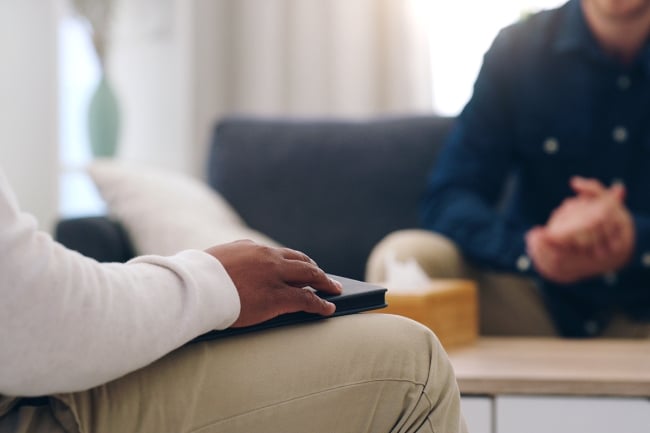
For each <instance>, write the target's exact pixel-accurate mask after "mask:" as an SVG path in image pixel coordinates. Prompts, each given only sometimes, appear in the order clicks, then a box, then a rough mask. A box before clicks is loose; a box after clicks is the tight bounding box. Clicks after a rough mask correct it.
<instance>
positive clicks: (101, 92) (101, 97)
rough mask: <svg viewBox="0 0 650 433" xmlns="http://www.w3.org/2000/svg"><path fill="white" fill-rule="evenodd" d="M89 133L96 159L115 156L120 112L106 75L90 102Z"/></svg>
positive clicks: (103, 75) (101, 79) (102, 77)
mask: <svg viewBox="0 0 650 433" xmlns="http://www.w3.org/2000/svg"><path fill="white" fill-rule="evenodd" d="M88 131H89V135H90V137H89V138H90V148H91V151H92V154H93V156H94V157H96V158H99V157H113V156H115V153H116V152H117V144H118V139H119V135H120V110H119V106H118V102H117V98H116V97H115V92H113V89H112V87H111V85H110V82H109V81H108V78H107V77H106V74H105V73H102V76H101V78H100V80H99V83H98V84H97V88H96V89H95V92H94V93H93V96H92V98H91V100H90V106H89V108H88Z"/></svg>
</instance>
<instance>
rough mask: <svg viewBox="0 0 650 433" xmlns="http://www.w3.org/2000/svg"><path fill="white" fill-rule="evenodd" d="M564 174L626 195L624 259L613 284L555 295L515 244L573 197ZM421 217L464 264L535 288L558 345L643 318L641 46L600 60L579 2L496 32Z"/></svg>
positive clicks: (646, 191)
mask: <svg viewBox="0 0 650 433" xmlns="http://www.w3.org/2000/svg"><path fill="white" fill-rule="evenodd" d="M573 175H581V176H585V177H590V178H597V179H599V180H600V181H601V182H603V183H604V184H606V185H610V184H611V183H612V182H623V183H624V184H625V185H626V187H627V191H628V195H627V199H626V205H627V206H628V208H629V209H630V211H631V212H632V214H633V217H634V222H635V230H636V243H635V254H634V257H633V259H632V261H631V262H630V263H629V265H628V266H627V267H626V268H625V269H623V270H621V271H620V272H618V273H616V274H607V275H602V276H600V277H598V278H593V279H590V280H588V281H583V282H581V283H579V284H575V285H568V286H559V285H555V284H551V283H550V282H548V281H543V279H542V278H541V277H540V276H539V275H536V273H535V271H534V269H533V267H532V266H531V263H530V260H529V259H528V257H527V256H526V251H525V242H524V235H525V233H526V231H527V230H528V229H530V228H531V227H532V226H534V225H543V224H545V222H546V221H547V219H548V217H549V215H550V213H551V211H553V210H554V209H555V208H556V207H557V206H558V205H560V203H561V202H562V200H563V199H564V198H566V197H569V196H572V195H574V194H573V193H572V191H571V189H570V187H569V179H570V177H571V176H573ZM505 185H510V186H511V188H505ZM504 188H505V189H509V190H510V194H509V195H508V196H509V197H510V198H509V199H508V200H507V201H506V202H505V203H503V202H501V197H502V196H503V191H504ZM497 209H499V210H497ZM422 210H423V212H422V217H423V225H424V226H425V227H426V228H428V229H431V230H435V231H437V232H440V233H443V234H445V235H446V236H448V237H449V238H451V239H452V240H454V241H455V242H456V243H457V244H458V246H459V247H460V249H461V250H462V251H463V253H464V254H465V256H466V257H467V258H468V259H470V260H472V261H473V262H475V263H476V264H479V265H482V266H484V267H488V268H491V269H495V270H500V271H512V272H518V273H521V274H526V275H530V276H533V277H535V278H537V279H538V281H539V282H540V287H541V288H542V293H543V295H544V297H545V299H546V301H547V306H548V308H549V311H550V312H551V314H552V316H553V318H554V319H555V321H556V324H557V326H558V327H559V330H560V332H562V333H563V334H564V335H568V336H586V335H595V334H598V333H599V332H600V331H601V330H602V328H603V327H604V326H605V325H606V323H607V321H608V319H609V317H610V316H611V315H612V314H613V313H614V312H616V311H624V312H625V313H627V314H629V315H630V316H631V317H634V318H640V319H650V44H648V43H646V45H645V46H644V48H643V49H642V51H641V52H640V53H639V55H638V56H637V58H636V59H635V61H634V62H633V63H632V64H629V65H623V64H621V63H619V62H617V61H616V60H615V59H613V58H610V57H608V56H607V55H606V54H605V53H604V52H603V51H602V50H601V49H600V48H599V46H598V44H597V42H596V40H595V39H594V37H593V35H592V34H591V32H590V30H589V28H588V26H587V24H586V21H585V18H584V15H583V13H582V9H581V7H580V3H579V0H570V1H569V2H568V3H566V4H565V5H564V6H562V7H560V8H558V9H555V10H550V11H544V12H541V13H539V14H536V15H533V16H531V17H529V18H526V19H524V20H522V21H520V22H518V23H516V24H514V25H512V26H510V27H507V28H505V29H504V30H502V31H501V32H500V33H499V35H498V36H497V38H496V39H495V40H494V42H493V45H492V47H491V48H490V49H489V51H488V52H487V53H486V55H485V58H484V63H483V66H482V69H481V71H480V73H479V76H478V78H477V80H476V83H475V87H474V94H473V96H472V98H471V100H470V101H469V103H468V104H467V106H466V107H465V109H464V110H463V112H462V113H461V114H460V116H459V117H458V120H457V122H456V125H455V127H454V129H453V131H452V133H451V134H450V137H449V138H448V142H447V143H446V146H445V148H444V150H443V151H442V154H441V156H440V158H439V160H438V162H437V165H436V167H434V170H433V171H432V173H431V177H430V180H429V188H428V193H427V195H426V197H425V199H424V202H423V208H422Z"/></svg>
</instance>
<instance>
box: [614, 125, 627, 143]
mask: <svg viewBox="0 0 650 433" xmlns="http://www.w3.org/2000/svg"><path fill="white" fill-rule="evenodd" d="M612 138H614V141H616V142H617V143H622V142H624V141H625V140H627V128H625V127H624V126H617V127H616V128H614V130H613V131H612Z"/></svg>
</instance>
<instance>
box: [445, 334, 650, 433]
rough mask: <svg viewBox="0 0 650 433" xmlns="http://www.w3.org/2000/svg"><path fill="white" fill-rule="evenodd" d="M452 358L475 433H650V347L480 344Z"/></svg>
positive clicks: (634, 343)
mask: <svg viewBox="0 0 650 433" xmlns="http://www.w3.org/2000/svg"><path fill="white" fill-rule="evenodd" d="M448 353H449V357H450V360H451V363H452V365H453V366H454V370H455V372H456V378H457V381H458V385H459V388H460V391H461V395H462V401H463V411H464V414H465V418H466V420H467V423H468V425H469V427H470V431H472V432H475V433H481V432H485V433H519V432H523V431H525V432H527V433H538V432H539V433H542V432H544V433H546V432H550V431H557V432H560V431H562V432H578V431H580V432H583V431H584V432H587V431H588V432H590V433H601V432H603V433H604V432H608V433H609V432H612V431H621V432H622V431H624V432H626V433H636V432H639V433H647V432H648V431H650V340H610V339H590V340H575V339H560V338H507V337H506V338H486V337H481V338H479V339H478V341H477V342H476V343H475V344H472V345H466V346H462V347H457V348H452V349H451V350H448Z"/></svg>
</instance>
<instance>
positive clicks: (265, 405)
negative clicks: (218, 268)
mask: <svg viewBox="0 0 650 433" xmlns="http://www.w3.org/2000/svg"><path fill="white" fill-rule="evenodd" d="M13 403H16V401H14V402H13ZM18 403H20V401H19V402H18ZM1 404H2V403H1V402H0V407H1ZM5 404H8V402H5ZM7 409H8V408H7V407H5V410H7ZM7 431H12V432H39V433H48V432H64V431H65V432H77V431H79V432H92V433H136V432H138V433H144V432H152V433H166V432H169V433H180V432H201V433H208V432H227V433H237V432H241V433H256V432H260V433H274V432H277V433H292V432H296V433H318V432H323V433H342V432H350V433H352V432H354V433H358V432H372V433H378V432H438V433H449V432H461V431H466V428H465V425H464V421H463V419H462V416H461V413H460V397H459V392H458V387H457V385H456V380H455V377H454V374H453V370H452V367H451V365H450V363H449V361H448V358H447V355H446V353H445V352H444V350H443V349H442V347H441V346H440V344H439V342H438V340H437V339H436V337H435V336H434V335H433V334H432V333H431V332H430V331H429V330H428V329H426V328H425V327H423V326H421V325H419V324H417V323H415V322H413V321H411V320H409V319H405V318H402V317H397V316H391V315H385V314H358V315H352V316H345V317H339V318H333V319H329V320H323V321H318V322H314V323H310V324H304V325H297V326H291V327H284V328H278V329H275V330H269V331H263V332H259V333H254V334H249V335H243V336H238V337H230V338H224V339H222V340H215V341H209V342H203V343H196V344H190V345H187V346H185V347H183V348H181V349H179V350H177V351H175V352H172V353H171V354H169V355H167V356H166V357H164V358H162V359H160V360H159V361H157V362H155V363H154V364H152V365H150V366H149V367H146V368H143V369H141V370H138V371H136V372H133V373H131V374H129V375H127V376H125V377H122V378H120V379H118V380H115V381H113V382H110V383H108V384H106V385H102V386H99V387H97V388H94V389H91V390H89V391H85V392H79V393H74V394H63V395H57V396H54V397H52V398H50V401H49V404H47V405H45V406H37V407H33V406H26V405H23V406H21V407H14V408H12V409H9V412H8V413H7V414H5V415H4V416H3V417H2V418H0V432H3V433H4V432H7Z"/></svg>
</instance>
